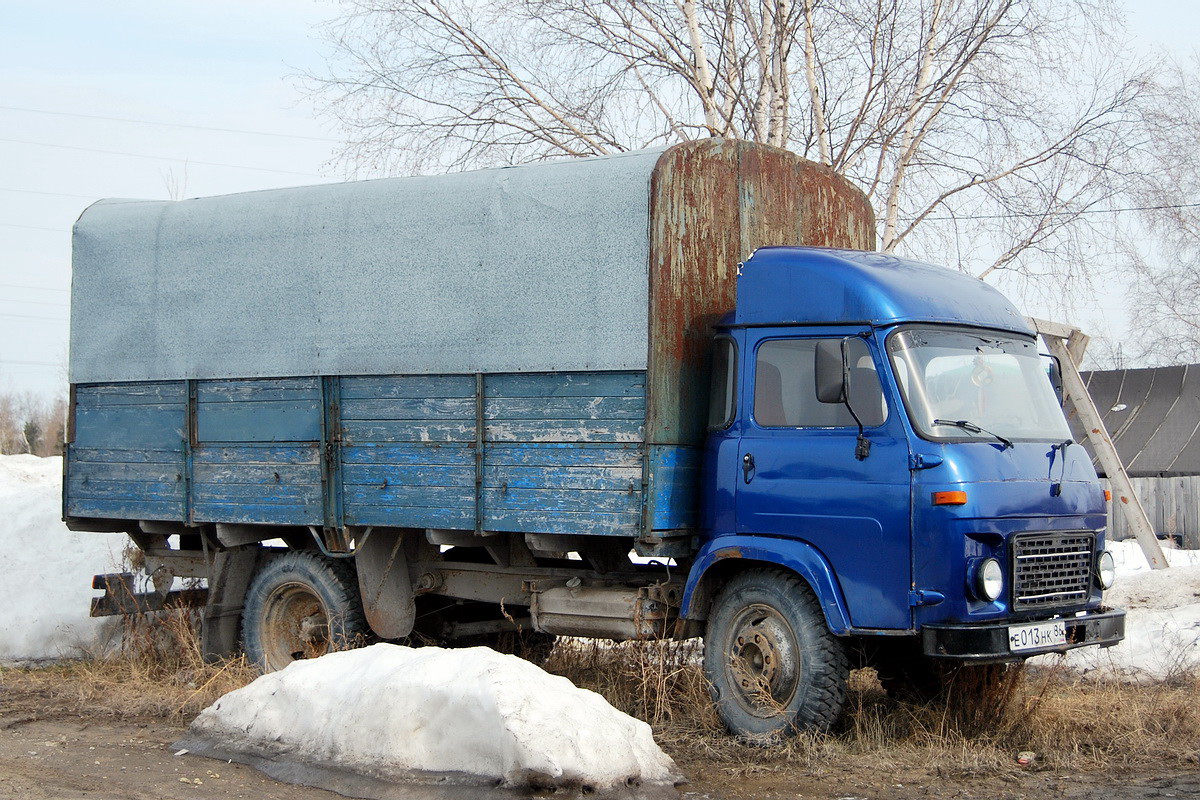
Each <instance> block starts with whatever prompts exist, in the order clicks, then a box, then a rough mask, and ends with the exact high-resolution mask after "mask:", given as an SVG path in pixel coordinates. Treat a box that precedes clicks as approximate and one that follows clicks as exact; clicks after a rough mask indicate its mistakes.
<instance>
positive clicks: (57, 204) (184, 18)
mask: <svg viewBox="0 0 1200 800" xmlns="http://www.w3.org/2000/svg"><path fill="white" fill-rule="evenodd" d="M1127 2H1128V3H1129V8H1130V16H1129V21H1130V24H1131V26H1132V28H1133V30H1134V32H1135V33H1136V35H1137V36H1138V38H1139V40H1140V41H1142V42H1143V43H1144V44H1145V46H1146V47H1166V48H1169V49H1171V50H1173V51H1174V52H1175V53H1176V54H1177V55H1180V56H1184V55H1187V54H1189V53H1191V52H1193V49H1194V48H1195V41H1194V31H1196V30H1197V29H1198V28H1200V4H1194V3H1186V2H1180V1H1179V0H1141V2H1135V0H1127ZM3 10H4V18H3V22H2V23H0V87H2V88H0V386H2V387H3V388H8V389H16V390H21V391H23V390H31V391H35V392H38V393H43V394H50V393H53V392H56V391H65V381H66V378H65V369H64V368H63V364H64V363H65V358H66V343H67V324H66V318H67V300H68V296H69V295H68V291H67V290H68V287H69V285H70V228H71V225H72V223H73V222H74V221H75V219H76V217H78V216H79V213H80V212H81V211H82V210H83V209H84V208H85V207H86V206H87V205H88V204H89V203H90V202H92V201H93V200H96V199H99V198H101V197H134V198H170V197H179V196H189V197H194V196H198V195H211V194H224V193H228V192H238V191H246V190H252V189H263V188H271V187H278V186H294V185H301V184H306V183H316V182H320V181H324V180H333V179H335V178H336V177H337V176H336V175H334V174H332V172H331V171H330V170H329V169H328V168H326V167H325V166H324V165H325V163H326V161H327V160H328V159H329V158H330V156H331V154H332V151H333V148H334V147H335V144H336V143H335V141H334V139H335V137H336V133H337V132H336V130H334V129H333V128H332V127H331V126H330V125H328V124H327V123H323V122H322V121H321V120H318V119H316V118H315V116H314V114H313V110H312V107H311V106H310V105H309V104H308V103H307V102H306V101H305V100H304V98H303V95H302V93H301V91H300V90H299V88H298V86H297V82H296V80H295V79H294V78H293V77H291V76H293V75H295V74H296V73H298V72H302V71H304V70H307V69H314V70H318V71H319V69H320V66H321V64H322V59H323V56H322V45H321V43H320V41H319V38H318V36H317V32H316V31H315V30H314V28H315V26H316V25H318V24H319V23H320V22H322V21H324V20H326V19H329V18H331V17H333V16H336V15H337V13H338V5H337V3H336V2H331V0H205V2H180V1H172V0H157V2H144V1H143V0H106V1H105V2H102V3H98V2H95V0H91V1H90V2H75V1H70V2H63V1H61V0H60V1H59V2H53V1H52V2H19V1H14V0H8V2H5V3H4V5H3ZM100 117H107V118H117V119H100ZM135 120H136V121H135ZM137 121H140V122H137ZM146 122H161V123H171V125H152V124H145V123H146ZM189 126H192V127H189ZM208 128H222V129H227V130H224V131H216V130H207V129H208ZM252 132H259V133H266V134H272V135H258V133H252ZM1120 294H1121V292H1120V291H1117V290H1114V291H1112V292H1110V293H1109V294H1107V295H1106V296H1105V297H1103V298H1100V299H1099V300H1098V301H1097V303H1096V305H1095V307H1093V308H1088V309H1081V310H1080V317H1079V321H1080V322H1084V321H1090V322H1092V324H1097V321H1098V320H1105V319H1106V320H1112V321H1114V328H1113V329H1112V331H1111V332H1113V333H1117V334H1118V335H1119V332H1120V330H1121V329H1122V327H1123V325H1124V322H1123V319H1122V316H1121V309H1120ZM1027 311H1029V312H1030V313H1044V312H1043V311H1042V310H1040V309H1036V308H1030V309H1027Z"/></svg>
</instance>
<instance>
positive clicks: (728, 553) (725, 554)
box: [713, 547, 742, 558]
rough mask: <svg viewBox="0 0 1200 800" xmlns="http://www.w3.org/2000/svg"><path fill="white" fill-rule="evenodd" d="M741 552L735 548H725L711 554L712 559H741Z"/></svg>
mask: <svg viewBox="0 0 1200 800" xmlns="http://www.w3.org/2000/svg"><path fill="white" fill-rule="evenodd" d="M741 557H742V551H741V549H740V548H737V547H726V548H725V549H723V550H718V551H717V552H715V553H713V558H741Z"/></svg>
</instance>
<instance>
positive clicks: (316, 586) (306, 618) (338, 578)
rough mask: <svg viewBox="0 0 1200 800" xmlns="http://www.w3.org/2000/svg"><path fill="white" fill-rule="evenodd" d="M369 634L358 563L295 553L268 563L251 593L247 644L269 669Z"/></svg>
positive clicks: (245, 630) (248, 594)
mask: <svg viewBox="0 0 1200 800" xmlns="http://www.w3.org/2000/svg"><path fill="white" fill-rule="evenodd" d="M366 633H367V623H366V619H365V617H364V616H363V610H362V600H361V599H360V598H359V595H358V581H357V578H356V577H355V574H354V567H353V566H352V565H351V564H350V563H349V562H348V561H346V560H335V559H329V558H323V557H321V556H318V555H316V554H314V553H307V552H291V553H288V554H287V555H284V556H281V557H279V558H277V559H274V560H273V561H270V562H268V563H267V564H266V565H265V566H264V567H263V568H262V569H261V570H259V572H258V574H257V575H255V576H254V580H253V581H252V582H251V583H250V589H249V590H248V591H247V592H246V602H245V608H244V610H243V611H242V642H243V644H244V645H245V648H246V656H247V657H248V658H249V659H250V660H251V661H252V662H253V663H255V664H257V665H258V666H259V667H260V668H261V669H262V670H263V671H264V672H274V671H275V670H278V669H283V668H284V667H286V666H287V665H288V664H290V663H292V662H293V661H296V660H299V659H302V658H317V657H319V656H323V655H325V654H326V653H329V652H332V651H334V650H344V649H346V648H348V647H352V646H354V645H355V644H356V642H357V641H358V640H359V639H361V638H362V637H363V636H365V634H366Z"/></svg>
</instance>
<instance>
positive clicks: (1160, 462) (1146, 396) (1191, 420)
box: [1070, 364, 1200, 548]
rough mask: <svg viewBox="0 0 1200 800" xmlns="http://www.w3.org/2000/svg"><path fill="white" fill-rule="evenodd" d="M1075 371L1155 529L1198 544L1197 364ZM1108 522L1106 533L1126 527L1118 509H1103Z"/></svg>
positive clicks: (1077, 431)
mask: <svg viewBox="0 0 1200 800" xmlns="http://www.w3.org/2000/svg"><path fill="white" fill-rule="evenodd" d="M1083 379H1084V381H1085V382H1086V383H1087V387H1088V392H1089V393H1090V394H1091V395H1092V399H1093V400H1094V401H1095V403H1096V408H1097V409H1098V410H1099V411H1100V413H1101V414H1102V415H1103V417H1104V424H1105V427H1106V428H1107V429H1108V432H1109V434H1110V435H1111V436H1112V439H1113V444H1115V445H1116V448H1117V452H1118V453H1119V454H1120V456H1121V461H1122V463H1123V464H1125V468H1126V469H1127V470H1128V471H1129V476H1130V478H1132V480H1133V484H1134V488H1135V490H1136V491H1137V493H1138V497H1139V498H1140V499H1141V501H1142V505H1143V506H1144V507H1145V509H1146V515H1147V516H1148V517H1149V518H1150V522H1151V524H1153V525H1154V529H1155V531H1156V532H1157V533H1158V534H1159V535H1160V536H1166V537H1170V538H1174V539H1175V540H1176V541H1179V542H1180V543H1182V544H1183V545H1184V546H1185V547H1191V548H1200V364H1188V365H1185V366H1178V367H1156V368H1147V369H1120V370H1098V371H1093V372H1085V373H1083ZM1070 419H1071V429H1072V432H1073V433H1074V435H1075V441H1077V442H1082V443H1083V444H1084V446H1085V447H1088V449H1089V451H1090V449H1091V448H1090V445H1089V444H1088V441H1087V437H1086V436H1084V431H1083V429H1082V426H1081V425H1080V423H1079V420H1078V418H1077V417H1075V415H1073V414H1072V415H1070ZM1094 460H1095V458H1094V454H1093V461H1094ZM1097 470H1099V471H1100V473H1101V475H1102V476H1103V475H1104V473H1103V470H1102V468H1101V467H1100V466H1099V465H1097ZM1109 524H1110V526H1111V527H1110V535H1111V537H1112V538H1114V539H1123V538H1127V537H1128V536H1129V535H1131V534H1130V533H1129V532H1127V531H1126V530H1125V524H1124V520H1123V518H1122V515H1120V514H1116V515H1113V514H1110V515H1109Z"/></svg>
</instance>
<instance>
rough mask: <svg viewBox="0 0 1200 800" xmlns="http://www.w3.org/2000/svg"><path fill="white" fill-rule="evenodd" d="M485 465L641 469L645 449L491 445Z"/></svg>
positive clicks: (634, 446) (589, 444)
mask: <svg viewBox="0 0 1200 800" xmlns="http://www.w3.org/2000/svg"><path fill="white" fill-rule="evenodd" d="M483 463H484V464H485V465H486V466H501V465H504V464H511V465H514V466H571V467H586V466H593V467H634V466H636V467H639V468H640V467H641V464H642V446H641V445H638V444H615V443H592V442H569V443H564V442H527V443H521V444H494V443H488V445H487V447H486V449H485V450H484V455H483Z"/></svg>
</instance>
